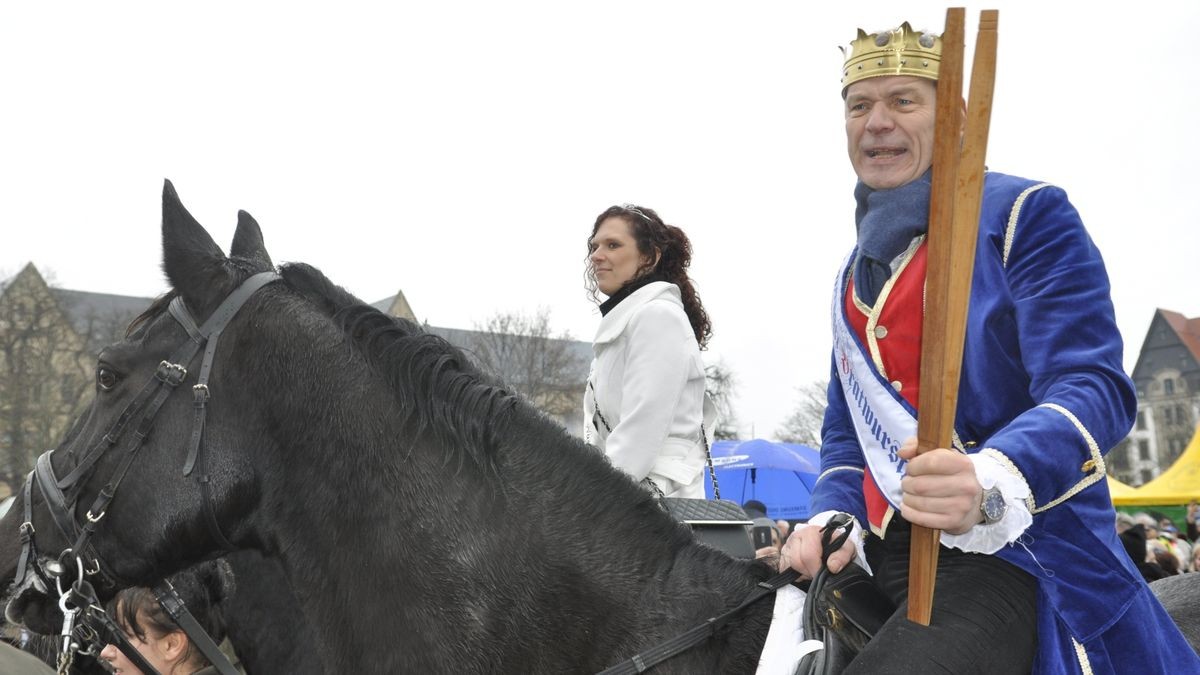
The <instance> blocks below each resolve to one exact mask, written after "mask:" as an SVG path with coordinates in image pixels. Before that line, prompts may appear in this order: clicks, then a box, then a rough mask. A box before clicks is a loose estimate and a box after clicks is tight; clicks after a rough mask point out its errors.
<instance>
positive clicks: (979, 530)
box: [942, 453, 1033, 553]
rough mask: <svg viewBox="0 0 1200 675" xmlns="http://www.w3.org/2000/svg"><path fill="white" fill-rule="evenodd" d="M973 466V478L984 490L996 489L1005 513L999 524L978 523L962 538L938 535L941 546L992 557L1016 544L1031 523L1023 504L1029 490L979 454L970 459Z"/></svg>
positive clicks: (999, 464) (1006, 471) (997, 462)
mask: <svg viewBox="0 0 1200 675" xmlns="http://www.w3.org/2000/svg"><path fill="white" fill-rule="evenodd" d="M971 461H972V462H973V463H974V464H975V477H976V478H977V479H979V484H980V485H982V486H983V489H984V490H987V489H988V488H991V487H999V488H1000V494H1002V495H1004V502H1005V503H1006V504H1008V511H1006V512H1005V514H1004V517H1003V518H1001V519H1000V521H999V522H996V523H992V524H991V525H988V524H987V523H979V524H978V525H976V526H975V527H972V528H971V529H970V530H967V531H966V532H964V533H962V534H948V533H946V532H943V533H942V544H943V545H945V546H948V547H950V548H957V549H959V550H962V551H966V552H968V553H995V552H996V551H999V550H1000V549H1001V548H1003V547H1004V545H1005V544H1010V543H1012V542H1014V541H1016V540H1017V537H1019V536H1021V533H1022V532H1024V531H1025V530H1026V529H1028V528H1029V526H1030V525H1031V524H1032V523H1033V515H1032V514H1030V513H1029V506H1028V505H1027V504H1026V503H1025V500H1026V498H1028V497H1029V486H1028V485H1027V484H1026V483H1025V481H1024V480H1022V479H1021V477H1020V476H1017V475H1016V474H1013V473H1011V472H1010V471H1008V470H1007V469H1005V468H1004V465H1003V464H1001V463H1000V462H999V461H998V460H996V459H995V458H994V457H990V456H988V455H986V454H983V453H975V454H973V455H971Z"/></svg>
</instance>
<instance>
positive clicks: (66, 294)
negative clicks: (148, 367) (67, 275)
mask: <svg viewBox="0 0 1200 675" xmlns="http://www.w3.org/2000/svg"><path fill="white" fill-rule="evenodd" d="M50 292H51V293H53V294H54V297H55V299H57V300H58V305H59V307H60V308H62V311H63V312H64V313H66V315H67V317H68V318H70V319H71V324H72V325H73V326H74V327H75V330H76V332H78V333H79V334H80V335H85V334H86V335H85V337H87V338H88V339H89V340H93V341H96V340H100V341H108V340H111V339H112V338H113V337H115V335H118V334H124V329H125V327H126V326H127V325H129V322H130V321H132V320H133V319H134V318H135V317H137V316H138V315H139V314H141V313H142V312H144V311H146V308H147V307H149V306H150V303H152V302H154V299H153V298H141V297H136V296H132V295H113V294H111V293H91V292H89V291H73V290H69V289H66V288H51V289H50ZM114 331H116V333H114Z"/></svg>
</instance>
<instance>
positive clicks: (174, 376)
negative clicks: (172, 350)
mask: <svg viewBox="0 0 1200 675" xmlns="http://www.w3.org/2000/svg"><path fill="white" fill-rule="evenodd" d="M154 376H155V377H157V378H158V379H160V380H162V381H163V382H165V383H166V384H168V385H170V386H172V387H177V386H179V383H180V382H183V379H184V378H185V377H187V368H184V367H183V366H181V365H179V364H178V363H171V362H170V361H166V360H164V361H162V362H161V363H159V364H158V370H157V371H155V373H154Z"/></svg>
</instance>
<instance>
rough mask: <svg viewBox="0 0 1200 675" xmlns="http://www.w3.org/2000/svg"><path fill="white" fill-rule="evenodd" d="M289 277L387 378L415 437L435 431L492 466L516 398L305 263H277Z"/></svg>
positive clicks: (461, 456)
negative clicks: (506, 417) (281, 265)
mask: <svg viewBox="0 0 1200 675" xmlns="http://www.w3.org/2000/svg"><path fill="white" fill-rule="evenodd" d="M280 274H281V276H282V277H283V278H284V281H285V282H286V283H287V285H288V286H289V287H291V288H292V289H293V290H295V291H297V292H299V293H300V294H301V295H302V296H304V297H305V298H306V299H307V300H309V301H310V302H311V303H312V304H313V305H314V306H316V307H317V308H318V309H319V310H321V311H322V312H323V313H324V314H325V315H327V316H328V317H329V318H330V320H332V321H333V322H334V324H335V325H336V326H338V327H339V328H340V329H341V331H342V332H343V333H344V334H345V335H346V337H347V338H348V339H349V342H350V344H351V345H352V346H353V347H354V348H355V349H356V350H357V351H358V353H359V354H360V355H361V356H362V357H363V358H364V359H365V360H366V362H367V363H368V364H369V365H370V367H371V368H372V369H373V370H374V371H375V372H376V373H378V374H379V375H380V376H381V377H382V378H384V379H385V380H386V381H387V383H388V385H389V388H390V390H391V391H392V393H393V394H394V395H395V397H396V399H397V402H398V403H399V406H398V407H399V409H400V410H399V413H400V416H401V421H402V423H403V424H404V425H406V426H408V427H410V428H411V429H412V431H413V432H414V434H413V435H414V437H416V436H419V435H420V434H422V433H424V432H429V433H432V434H433V435H434V436H435V437H436V438H437V439H438V440H439V441H440V442H441V443H442V445H444V446H445V447H447V448H453V449H455V450H456V451H457V453H456V454H455V455H454V456H453V457H448V458H447V459H448V460H451V459H457V460H458V462H459V466H458V467H456V468H461V465H462V462H463V461H464V460H468V461H471V462H472V463H473V464H475V465H476V466H478V467H481V468H488V467H492V466H493V464H492V458H493V457H494V455H495V452H496V448H497V447H498V445H499V443H500V438H501V435H502V434H501V433H500V430H501V429H503V428H504V427H505V426H506V425H505V424H504V419H503V417H504V413H506V412H508V411H511V410H512V409H513V408H515V407H517V406H518V405H519V399H518V397H516V396H515V395H514V394H513V393H511V392H510V391H508V390H506V389H505V388H504V387H503V386H501V385H500V384H499V383H497V382H494V381H491V380H489V379H488V378H487V376H485V375H484V374H483V373H482V372H481V371H480V370H479V369H478V368H476V367H475V365H474V364H473V363H471V361H470V360H469V359H468V358H467V357H466V355H465V354H464V353H463V352H462V351H461V350H460V349H458V348H457V347H455V346H453V345H451V344H450V343H449V342H447V341H446V340H444V339H443V338H441V337H439V336H436V335H433V334H431V333H427V332H425V331H424V330H423V329H422V328H421V327H420V326H419V325H417V324H416V323H414V322H412V321H409V320H407V319H401V318H397V317H393V316H389V315H387V314H384V313H383V312H381V311H379V310H377V309H375V308H374V307H371V306H370V305H367V304H365V303H363V302H362V301H361V300H359V299H358V298H356V297H355V296H353V295H351V294H350V293H348V292H347V291H345V290H344V289H342V288H341V287H339V286H336V285H335V284H333V282H331V281H329V279H328V278H326V277H325V275H324V274H322V273H321V272H320V271H319V270H317V269H315V268H313V267H311V266H309V265H305V264H302V263H293V264H288V265H284V266H283V267H281V268H280Z"/></svg>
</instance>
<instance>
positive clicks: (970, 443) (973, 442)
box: [963, 441, 979, 449]
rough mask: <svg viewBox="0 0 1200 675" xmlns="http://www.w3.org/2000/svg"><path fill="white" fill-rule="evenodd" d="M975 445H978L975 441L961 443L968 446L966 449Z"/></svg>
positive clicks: (965, 446)
mask: <svg viewBox="0 0 1200 675" xmlns="http://www.w3.org/2000/svg"><path fill="white" fill-rule="evenodd" d="M977 445H979V443H977V442H975V441H967V442H966V443H963V447H964V448H968V449H970V448H973V447H975V446H977Z"/></svg>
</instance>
